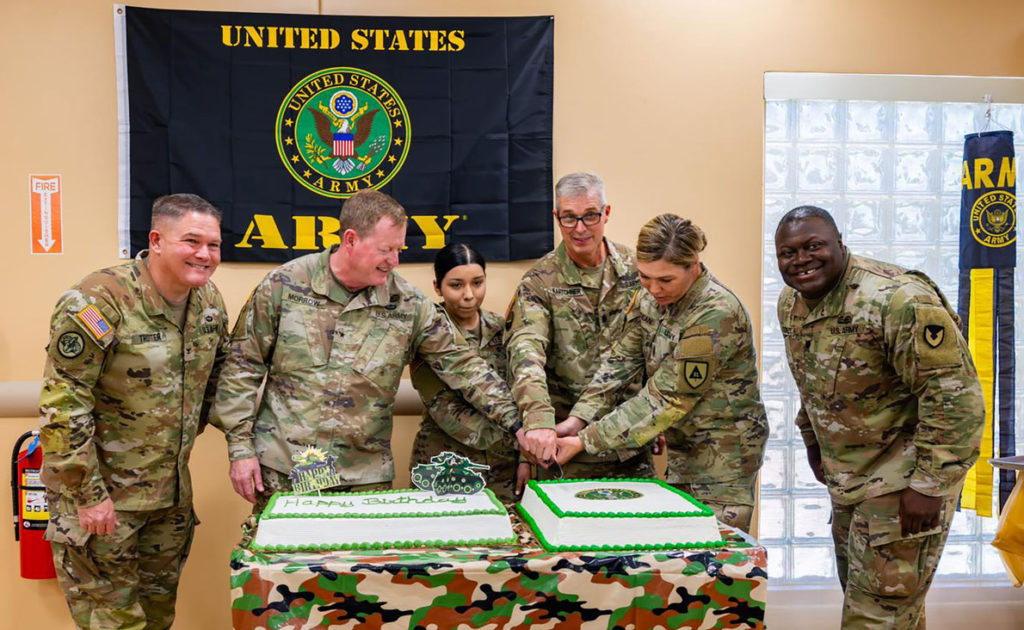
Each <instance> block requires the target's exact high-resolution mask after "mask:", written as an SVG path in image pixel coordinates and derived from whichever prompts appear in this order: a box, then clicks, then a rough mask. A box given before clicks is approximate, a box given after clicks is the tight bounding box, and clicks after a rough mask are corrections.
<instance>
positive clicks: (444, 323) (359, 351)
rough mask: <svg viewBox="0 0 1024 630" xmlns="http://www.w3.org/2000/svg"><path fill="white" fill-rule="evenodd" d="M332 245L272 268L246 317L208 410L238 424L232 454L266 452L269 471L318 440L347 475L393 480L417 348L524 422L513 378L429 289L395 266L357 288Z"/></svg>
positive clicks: (456, 381) (231, 436) (502, 421)
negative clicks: (467, 343) (471, 345)
mask: <svg viewBox="0 0 1024 630" xmlns="http://www.w3.org/2000/svg"><path fill="white" fill-rule="evenodd" d="M333 251H334V249H331V250H330V251H324V252H321V253H318V254H310V255H307V256H303V257H301V258H297V259H295V260H293V261H291V262H288V263H286V264H284V265H282V266H280V267H278V268H277V269H275V270H274V271H272V272H270V274H269V275H267V277H266V278H264V279H263V281H262V282H260V284H259V286H257V287H256V290H255V291H253V293H252V296H251V297H250V299H249V301H248V302H247V303H246V305H245V306H244V307H243V309H242V312H241V314H240V315H239V318H238V322H237V324H236V326H235V331H234V333H233V336H232V340H231V344H230V347H229V352H228V357H227V360H226V361H225V365H224V370H223V373H222V375H221V378H220V380H219V382H218V384H217V402H216V404H215V406H214V408H213V411H212V412H211V416H210V421H211V422H212V423H213V422H215V423H217V424H218V426H223V427H225V428H226V429H229V432H228V449H229V455H230V457H231V459H232V460H233V461H234V460H238V459H243V458H247V457H253V456H257V457H259V460H260V464H261V466H262V468H263V470H264V472H266V470H268V469H271V470H276V471H278V472H282V473H286V472H288V471H289V470H291V468H292V465H293V464H292V460H291V457H292V455H293V453H294V452H296V451H297V450H299V449H301V448H304V447H306V446H308V445H312V446H318V447H320V448H321V449H323V450H324V451H325V452H327V453H328V454H329V455H332V456H333V457H334V458H335V461H336V462H337V465H338V471H339V472H340V474H341V477H342V479H343V480H344V481H345V484H347V485H362V484H372V483H379V482H390V481H391V480H392V479H393V478H394V461H393V459H392V455H391V428H392V416H393V414H394V402H395V394H396V392H397V391H398V385H399V381H400V379H401V376H402V370H403V369H404V367H405V365H406V364H408V363H409V362H410V361H411V360H413V359H414V358H416V359H421V360H423V361H425V362H426V363H427V364H428V365H429V366H430V367H431V368H432V369H433V370H434V371H435V372H436V373H437V374H438V375H440V377H441V378H442V380H444V381H445V383H446V385H448V386H449V387H452V388H453V389H457V390H459V391H460V392H461V393H462V395H463V396H464V397H465V398H466V400H468V401H469V402H470V403H471V404H472V405H473V406H474V407H475V408H477V409H478V410H479V411H480V412H481V414H482V415H484V416H486V417H487V418H488V419H489V420H490V421H491V422H492V423H494V424H496V425H497V426H501V427H503V428H506V429H507V428H508V427H511V426H512V425H513V424H514V423H515V422H516V421H517V420H518V416H517V412H516V408H515V404H514V403H513V402H512V397H511V394H510V392H509V389H508V386H507V385H506V384H505V380H504V378H503V377H502V376H499V375H497V374H495V373H494V372H493V371H492V370H491V369H490V368H489V367H488V366H487V364H486V363H485V362H484V361H483V360H481V359H480V357H478V356H476V354H475V353H473V352H471V351H470V350H469V349H467V348H465V347H458V346H457V345H456V344H455V340H454V333H453V330H452V327H451V324H450V323H449V320H448V318H447V317H445V316H444V315H442V314H440V313H439V312H438V311H437V309H436V308H435V306H434V304H432V303H431V302H430V300H429V299H427V296H425V295H424V294H423V293H422V292H421V291H419V290H418V289H416V288H415V287H414V286H412V285H411V284H409V283H408V282H406V281H405V280H404V279H402V278H401V276H399V275H398V274H397V273H392V274H390V275H389V276H388V279H387V282H386V283H385V284H383V285H381V286H376V287H367V288H366V289H364V290H362V291H359V292H358V293H356V294H355V295H350V294H349V293H348V292H347V291H346V290H345V289H344V288H343V287H342V286H341V285H340V284H338V282H337V281H336V280H334V278H333V276H332V274H331V272H330V268H329V258H330V255H331V252H333ZM264 376H266V386H265V389H264V391H263V398H262V401H261V402H260V404H259V407H258V408H257V406H256V401H257V399H258V397H257V392H258V390H259V388H260V385H261V383H262V382H263V379H264Z"/></svg>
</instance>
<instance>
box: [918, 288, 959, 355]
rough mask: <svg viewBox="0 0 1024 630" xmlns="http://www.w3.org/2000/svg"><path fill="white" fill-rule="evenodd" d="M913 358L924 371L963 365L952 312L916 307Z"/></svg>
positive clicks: (924, 305)
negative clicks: (951, 315) (950, 314)
mask: <svg viewBox="0 0 1024 630" xmlns="http://www.w3.org/2000/svg"><path fill="white" fill-rule="evenodd" d="M914 321H915V323H916V330H915V332H914V344H913V347H914V354H915V356H916V357H917V362H918V365H919V366H920V367H921V369H932V368H941V367H951V366H956V365H960V364H961V363H962V362H963V357H962V356H961V353H960V344H958V343H957V330H956V327H955V324H954V323H953V320H952V318H951V317H950V316H949V312H948V311H946V309H945V308H943V307H941V306H935V305H931V304H915V305H914Z"/></svg>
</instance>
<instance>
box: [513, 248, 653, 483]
mask: <svg viewBox="0 0 1024 630" xmlns="http://www.w3.org/2000/svg"><path fill="white" fill-rule="evenodd" d="M605 245H606V246H607V249H608V256H607V258H606V260H605V265H604V274H603V277H602V278H601V284H600V286H594V287H589V286H586V284H585V283H586V282H587V281H586V280H585V279H584V276H583V275H582V274H581V273H580V270H579V267H577V266H576V264H575V263H573V262H572V260H571V259H570V258H569V256H568V254H567V253H566V251H565V244H564V243H562V244H559V246H558V247H557V248H555V250H554V251H552V252H550V253H548V254H547V255H545V256H544V257H543V258H541V259H540V260H539V261H537V263H536V264H535V265H534V266H533V267H532V268H531V269H530V270H529V271H527V272H526V274H525V275H524V276H523V279H522V281H521V282H520V284H519V288H518V289H517V290H516V295H515V297H514V298H513V301H512V304H511V306H510V307H509V317H508V323H507V324H506V326H507V328H506V332H505V341H506V345H507V347H508V361H509V381H510V382H511V383H512V394H513V396H514V397H515V400H516V403H517V404H518V405H519V411H520V414H521V415H522V419H523V427H524V428H527V429H532V428H553V427H554V426H555V422H556V421H560V420H564V419H565V418H566V417H568V415H569V411H570V410H571V409H572V406H573V405H574V404H576V401H577V399H578V398H579V396H580V394H581V393H583V390H584V389H585V388H586V386H587V384H588V383H589V382H590V377H591V376H593V373H594V370H596V369H597V367H598V366H599V365H600V363H601V358H602V355H603V354H604V353H605V352H607V351H608V350H609V349H610V348H611V346H612V344H613V343H614V342H615V340H616V339H617V338H618V337H619V336H620V335H621V334H622V330H623V326H624V324H625V313H626V310H627V306H628V305H629V303H630V300H631V299H632V297H633V295H634V294H635V293H636V291H637V289H638V288H639V286H640V281H639V279H638V278H637V273H636V267H635V266H634V263H633V252H632V250H631V249H629V248H628V247H626V246H625V245H619V244H618V243H613V242H611V241H608V240H607V239H606V240H605ZM595 305H596V306H595ZM639 386H640V383H639V380H636V381H634V382H632V383H629V384H628V387H627V388H626V389H625V390H624V391H623V392H622V393H623V395H624V396H628V395H631V394H632V393H635V392H636V391H637V390H638V389H639ZM588 463H594V464H595V466H594V467H592V469H591V470H590V471H587V470H586V468H587V467H586V464H588ZM598 464H600V465H598ZM637 466H640V467H642V468H644V469H646V468H648V467H649V468H650V469H651V470H653V466H652V465H651V464H650V454H649V453H647V452H646V451H645V452H638V451H636V450H628V449H625V450H623V451H622V452H619V453H607V454H602V455H589V454H586V453H584V454H581V456H579V457H577V458H576V460H574V462H571V463H570V467H573V468H578V469H579V472H580V475H579V476H581V477H605V476H608V477H612V476H623V473H626V472H627V471H628V470H629V469H632V468H634V467H637ZM549 472H550V471H549Z"/></svg>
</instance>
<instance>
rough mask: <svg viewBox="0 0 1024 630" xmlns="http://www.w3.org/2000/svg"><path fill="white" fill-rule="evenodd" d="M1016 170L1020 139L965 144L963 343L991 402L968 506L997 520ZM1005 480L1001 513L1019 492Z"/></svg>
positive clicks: (1005, 426) (970, 139) (1009, 447)
mask: <svg viewBox="0 0 1024 630" xmlns="http://www.w3.org/2000/svg"><path fill="white" fill-rule="evenodd" d="M1016 192H1017V185H1016V162H1015V157H1014V151H1013V132H1011V131H988V132H983V133H972V134H969V135H967V136H965V137H964V159H963V178H962V182H961V195H960V299H959V304H958V309H957V310H958V311H959V314H960V318H961V319H962V321H963V332H964V336H965V337H967V342H968V344H969V345H970V348H971V356H973V357H974V364H975V366H976V367H977V368H978V378H979V379H980V381H981V386H982V390H983V391H984V394H985V431H984V433H983V435H982V440H981V455H980V457H979V458H978V461H977V463H975V465H974V466H973V467H972V468H971V470H970V472H969V473H968V474H967V480H966V482H965V484H964V490H963V496H962V497H961V502H960V504H961V506H962V507H964V508H967V509H972V510H975V511H976V512H977V513H978V515H979V516H992V493H993V490H994V486H995V484H994V473H993V469H992V465H991V464H990V463H989V459H990V458H992V457H993V454H994V449H995V448H996V445H997V444H998V449H999V456H1001V457H1006V456H1010V455H1013V454H1014V440H1015V437H1014V369H1015V366H1014V354H1013V350H1014V348H1013V334H1014V333H1013V318H1014V315H1013V274H1014V267H1015V266H1016V264H1017V229H1016V228H1017V202H1016ZM1013 485H1014V479H1013V473H1012V471H1007V470H1003V471H1000V474H999V483H998V488H999V505H1000V506H1002V505H1004V504H1005V502H1006V499H1007V498H1008V497H1009V496H1010V492H1012V491H1013Z"/></svg>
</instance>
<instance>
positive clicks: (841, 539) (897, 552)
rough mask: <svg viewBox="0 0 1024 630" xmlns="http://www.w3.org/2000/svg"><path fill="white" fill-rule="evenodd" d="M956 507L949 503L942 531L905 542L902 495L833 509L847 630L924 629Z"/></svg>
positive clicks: (945, 510) (947, 500) (946, 506)
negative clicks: (927, 599) (926, 607)
mask: <svg viewBox="0 0 1024 630" xmlns="http://www.w3.org/2000/svg"><path fill="white" fill-rule="evenodd" d="M955 507H956V498H955V497H952V498H948V499H946V501H945V503H944V504H943V514H942V517H941V519H940V525H939V527H937V528H935V529H932V530H928V531H927V532H923V533H921V534H915V535H912V536H910V537H904V536H903V535H902V533H901V531H900V493H899V492H893V493H891V494H886V495H882V496H880V497H875V498H873V499H868V500H866V501H862V502H861V503H855V504H853V505H835V504H833V505H832V539H833V540H834V541H835V545H836V568H837V569H838V571H839V581H840V582H841V583H842V585H843V593H844V594H845V599H844V601H843V625H842V627H843V630H868V629H870V630H876V629H877V630H882V629H883V628H884V629H885V630H924V599H925V595H927V594H928V587H930V586H931V583H932V578H933V577H934V576H935V567H936V566H937V565H938V563H939V556H940V555H942V548H943V547H944V546H945V544H946V536H947V535H948V534H949V525H950V523H951V522H952V520H953V514H954V511H955Z"/></svg>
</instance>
